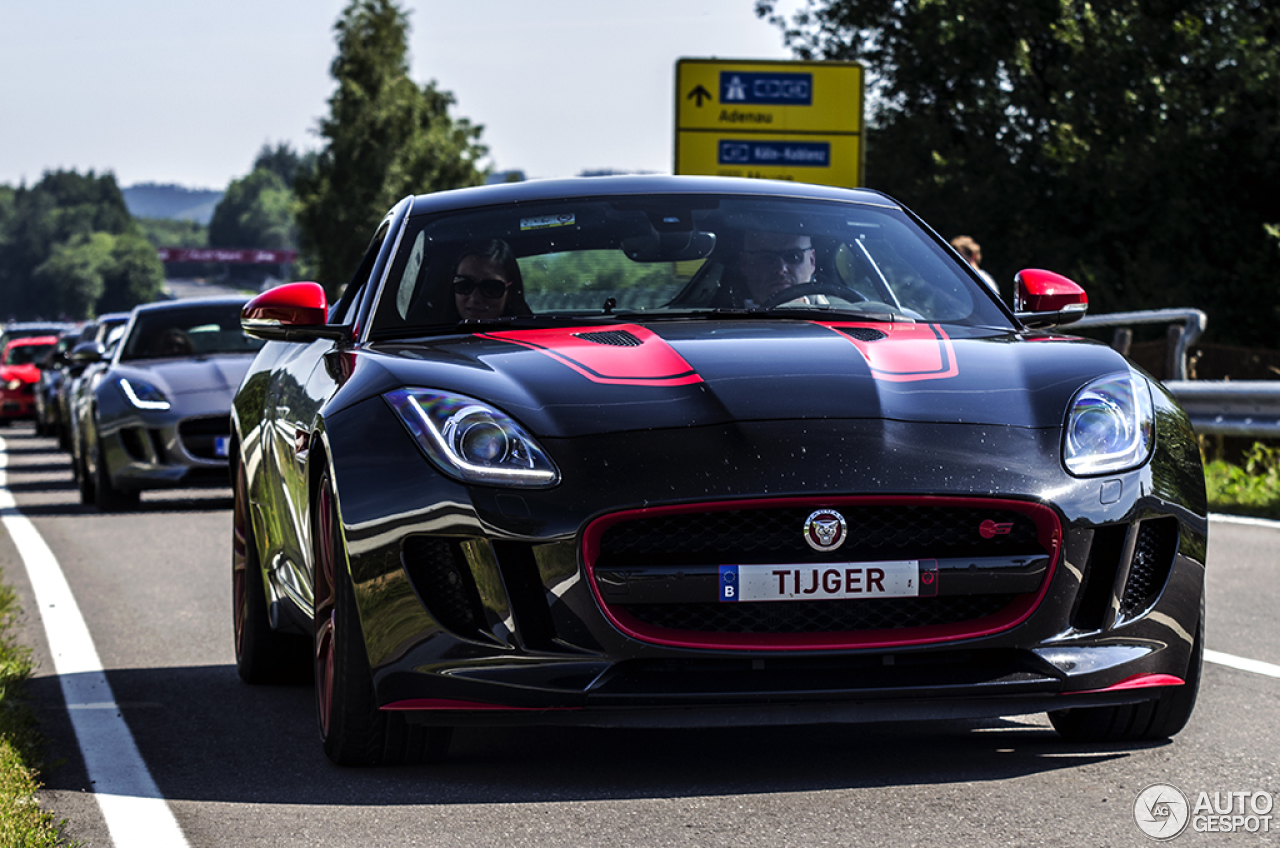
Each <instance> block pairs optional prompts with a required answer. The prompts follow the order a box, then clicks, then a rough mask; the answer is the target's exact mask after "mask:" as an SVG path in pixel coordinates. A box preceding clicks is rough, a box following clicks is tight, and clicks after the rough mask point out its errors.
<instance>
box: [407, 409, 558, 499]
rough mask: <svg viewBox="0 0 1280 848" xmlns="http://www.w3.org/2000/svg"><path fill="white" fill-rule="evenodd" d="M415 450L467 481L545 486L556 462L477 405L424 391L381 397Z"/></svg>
mask: <svg viewBox="0 0 1280 848" xmlns="http://www.w3.org/2000/svg"><path fill="white" fill-rule="evenodd" d="M383 397H385V398H386V399H387V402H388V403H390V404H391V408H392V409H394V410H395V411H396V414H397V415H399V416H400V420H401V421H403V422H404V424H405V426H406V427H408V428H409V432H410V433H412V434H413V437H414V439H416V440H417V442H418V445H419V447H421V448H422V449H423V451H424V452H425V453H426V454H427V456H428V457H429V458H430V459H431V461H432V462H434V463H435V464H436V466H438V467H439V468H440V470H441V471H443V472H444V473H445V474H448V475H449V476H451V477H455V478H457V479H459V480H462V481H464V482H468V483H489V484H491V485H497V486H520V487H529V488H534V487H539V488H540V487H546V486H554V485H555V484H556V483H558V482H560V472H559V470H557V469H556V466H555V463H553V462H552V461H551V458H550V457H548V456H547V455H546V453H545V452H543V450H542V448H541V447H539V446H538V443H537V442H535V441H534V440H533V437H532V436H530V435H529V434H528V433H527V432H525V429H524V428H523V427H521V426H520V425H519V424H517V423H516V422H515V421H513V420H512V419H511V417H510V416H507V415H504V414H503V413H501V412H499V411H498V410H496V409H494V408H493V407H491V406H489V405H488V404H486V403H483V402H482V401H478V400H475V399H473V398H469V397H464V396H462V395H455V394H449V393H447V392H437V391H431V390H428V389H397V390H396V391H394V392H388V393H387V394H385V395H383Z"/></svg>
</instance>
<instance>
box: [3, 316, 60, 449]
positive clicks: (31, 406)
mask: <svg viewBox="0 0 1280 848" xmlns="http://www.w3.org/2000/svg"><path fill="white" fill-rule="evenodd" d="M57 342H58V339H57V337H55V336H36V337H34V338H27V339H11V340H10V341H9V342H8V343H7V344H5V346H4V352H3V354H0V426H3V427H7V426H8V425H9V422H10V421H19V420H30V419H33V418H35V417H36V408H35V393H36V392H35V387H36V382H37V381H38V380H39V379H40V368H39V366H38V365H37V364H36V363H38V362H39V361H40V360H41V359H43V358H44V356H45V354H47V353H48V352H49V351H50V350H52V349H53V346H54V345H55V344H57Z"/></svg>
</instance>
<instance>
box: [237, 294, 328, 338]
mask: <svg viewBox="0 0 1280 848" xmlns="http://www.w3.org/2000/svg"><path fill="white" fill-rule="evenodd" d="M328 317H329V304H328V301H327V299H326V298H325V296H324V289H323V288H322V287H321V286H320V284H319V283H286V284H284V285H283V286H276V287H275V288H273V289H268V290H267V291H264V292H263V293H262V294H260V295H258V296H257V297H255V298H254V299H253V300H251V301H249V302H248V303H246V304H245V305H244V309H243V310H241V312H240V322H241V323H242V324H244V325H245V330H248V329H250V327H249V325H250V324H253V325H254V326H255V327H259V326H262V325H264V324H265V325H267V326H273V327H310V326H312V325H315V324H323V323H325V321H327V320H328Z"/></svg>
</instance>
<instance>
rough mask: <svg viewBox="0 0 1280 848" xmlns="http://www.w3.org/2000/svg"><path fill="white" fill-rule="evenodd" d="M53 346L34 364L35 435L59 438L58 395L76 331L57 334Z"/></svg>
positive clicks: (60, 412) (78, 334) (59, 412)
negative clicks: (35, 376)
mask: <svg viewBox="0 0 1280 848" xmlns="http://www.w3.org/2000/svg"><path fill="white" fill-rule="evenodd" d="M57 338H58V340H57V342H56V343H55V344H54V346H53V348H52V349H50V350H49V352H48V353H46V354H45V355H44V357H42V358H41V360H40V362H39V363H37V364H38V366H39V369H40V378H39V379H38V380H37V381H36V388H35V407H36V435H38V436H54V437H57V438H59V439H60V440H61V439H62V435H61V434H62V430H63V428H64V426H65V425H64V422H63V419H62V406H61V404H60V403H59V395H60V394H61V392H62V384H63V381H64V380H66V377H67V366H68V364H69V363H70V359H69V354H70V353H71V348H72V347H74V346H75V345H76V343H77V342H78V341H79V340H80V330H78V329H76V330H69V331H67V332H65V333H63V334H62V335H60V336H58V337H57Z"/></svg>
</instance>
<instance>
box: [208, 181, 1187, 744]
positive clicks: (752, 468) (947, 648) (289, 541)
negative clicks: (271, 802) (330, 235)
mask: <svg viewBox="0 0 1280 848" xmlns="http://www.w3.org/2000/svg"><path fill="white" fill-rule="evenodd" d="M761 245H764V247H761ZM478 257H479V258H478ZM762 268H767V269H769V272H770V273H771V274H778V275H780V274H782V273H783V271H784V270H785V269H787V268H792V269H795V268H803V269H807V271H806V273H805V274H804V278H803V279H801V278H796V279H794V280H792V281H791V282H790V284H788V285H787V286H785V287H778V286H775V287H774V290H773V291H768V290H767V289H768V287H765V289H758V288H756V287H755V285H756V284H755V282H753V280H756V279H757V278H758V275H759V272H760V270H761V269H762ZM1015 289H1016V302H1015V307H1014V309H1012V310H1011V309H1009V308H1008V307H1006V306H1005V305H1004V304H1002V303H1001V302H999V301H998V299H997V298H996V297H995V296H994V294H993V293H992V292H991V291H990V289H989V288H988V287H987V286H986V285H985V284H984V283H983V282H982V281H981V280H980V279H979V278H978V277H977V276H976V275H975V274H974V272H973V271H972V269H971V268H970V267H969V266H968V265H967V263H965V262H964V261H963V260H962V259H961V258H960V257H959V256H958V255H957V254H956V253H955V252H954V251H953V250H951V248H950V247H949V246H948V245H947V244H946V243H945V242H944V241H943V240H942V239H941V238H939V237H938V236H937V234H936V233H934V232H933V231H932V230H931V229H929V228H928V226H927V225H925V224H924V223H923V222H922V221H920V220H919V219H918V218H917V217H916V216H915V215H913V214H912V213H911V212H910V211H909V210H908V209H906V208H905V207H903V206H902V205H901V204H900V203H898V202H897V201H895V200H893V199H892V198H890V197H888V196H885V195H883V194H880V193H877V192H874V191H866V190H846V189H836V188H829V187H822V186H811V185H801V184H791V183H773V182H769V181H757V180H734V179H718V178H694V177H620V178H592V179H582V180H570V181H537V182H529V183H523V184H517V185H507V186H490V187H483V188H476V189H463V190H458V191H450V192H441V193H436V194H431V195H424V196H418V197H409V198H406V199H405V200H403V201H402V202H400V203H399V204H397V205H396V206H395V207H394V208H393V209H392V210H391V211H390V212H389V213H388V214H387V216H386V218H385V219H384V220H383V221H382V223H381V225H380V226H379V227H378V228H377V230H376V233H375V235H374V237H373V239H372V241H371V243H370V246H369V248H368V251H367V253H366V255H365V257H364V259H363V262H362V264H361V265H360V266H359V268H358V269H357V270H356V272H355V274H354V276H353V277H352V278H351V280H350V281H349V282H348V283H347V285H346V287H345V290H344V293H343V294H342V296H341V298H340V299H339V300H338V301H337V302H336V303H334V304H332V305H330V304H329V303H328V301H327V299H326V297H325V295H324V290H323V289H322V288H321V287H320V286H318V285H316V284H314V283H295V284H289V285H285V286H281V287H279V288H276V289H273V290H270V291H268V292H265V293H263V294H261V295H259V296H258V297H256V298H255V299H254V300H252V301H251V302H250V303H249V304H248V305H247V306H246V308H245V311H244V320H243V323H244V327H245V329H246V331H247V332H249V333H251V334H254V335H257V336H259V337H261V338H264V339H268V340H269V342H268V344H267V345H266V346H265V347H264V348H263V349H262V351H261V352H260V353H259V354H258V357H257V359H256V360H255V362H254V365H253V367H252V368H251V369H250V371H249V373H248V374H247V376H246V379H245V381H244V383H243V385H242V386H241V388H240V391H239V392H238V394H237V396H236V400H235V403H234V406H233V409H232V439H233V445H232V449H231V463H232V467H231V473H232V475H233V480H234V529H233V555H232V587H233V605H234V625H235V628H234V634H235V647H236V661H237V667H238V671H239V674H240V676H241V677H242V678H243V679H244V680H246V681H248V682H252V683H261V682H272V681H276V680H280V679H291V678H292V666H293V664H295V663H298V662H305V661H306V660H305V659H303V660H299V657H304V658H305V657H307V656H310V657H311V660H310V661H311V662H312V663H313V665H314V672H315V674H314V677H315V690H316V708H317V709H316V711H317V714H318V719H319V728H320V738H321V743H322V745H323V748H324V751H325V753H326V754H327V756H328V757H329V758H330V759H331V760H333V761H334V762H337V763H340V764H368V763H384V762H409V761H420V760H426V759H433V758H437V757H439V756H442V755H443V753H444V752H445V751H446V750H447V747H448V744H449V736H450V730H451V728H453V727H457V726H464V725H486V724H521V723H546V724H568V725H589V726H611V727H622V726H649V727H675V726H709V725H771V724H795V723H846V722H848V723H853V722H865V721H877V720H903V719H930V718H939V717H993V716H1004V715H1015V714H1026V713H1031V712H1045V713H1048V716H1049V718H1050V720H1051V722H1052V724H1053V726H1054V727H1055V728H1056V729H1057V731H1058V732H1059V733H1060V734H1061V735H1062V736H1064V737H1065V738H1067V739H1071V740H1082V739H1112V740H1140V739H1154V738H1164V737H1167V736H1170V735H1172V734H1176V733H1177V732H1178V731H1179V730H1180V729H1181V728H1182V727H1183V726H1184V725H1185V723H1186V722H1187V720H1188V719H1189V717H1190V716H1191V713H1192V710H1193V708H1194V705H1195V701H1196V693H1197V690H1198V686H1199V678H1200V666H1201V661H1202V655H1203V649H1204V569H1205V559H1206V543H1207V520H1206V503H1205V493H1204V480H1203V471H1202V467H1201V460H1200V456H1199V452H1198V449H1197V446H1196V442H1195V438H1194V434H1193V432H1192V429H1191V425H1190V423H1189V421H1188V418H1187V416H1186V415H1185V413H1184V412H1183V411H1182V410H1181V409H1180V408H1179V406H1178V404H1177V403H1176V401H1175V400H1174V399H1173V398H1172V396H1171V395H1170V394H1169V393H1168V392H1167V391H1166V390H1165V389H1164V388H1163V387H1162V386H1161V385H1160V384H1159V383H1158V382H1156V381H1155V380H1153V379H1152V378H1150V377H1149V376H1148V375H1147V374H1145V373H1143V372H1142V371H1141V370H1140V369H1139V368H1137V367H1136V366H1134V365H1133V364H1132V363H1130V362H1129V361H1128V360H1126V359H1125V358H1124V357H1123V356H1121V355H1120V354H1119V353H1117V352H1116V351H1114V350H1112V349H1111V348H1109V347H1107V346H1105V345H1102V344H1099V343H1095V342H1091V341H1088V340H1085V339H1080V338H1073V337H1070V336H1067V335H1063V334H1060V333H1058V332H1056V331H1055V328H1057V327H1058V326H1060V325H1064V324H1068V323H1070V322H1071V321H1072V320H1075V319H1077V318H1079V317H1080V316H1082V315H1083V314H1084V312H1085V309H1086V308H1087V296H1086V295H1085V293H1084V292H1083V291H1082V290H1081V289H1080V288H1079V287H1078V286H1077V285H1075V284H1074V283H1072V282H1071V281H1070V280H1067V279H1066V278H1063V277H1061V276H1059V275H1057V274H1054V273H1051V272H1048V271H1044V270H1039V269H1027V270H1024V271H1022V272H1020V273H1019V275H1018V276H1017V278H1016V280H1015ZM477 297H479V298H489V299H491V300H493V301H494V303H493V304H490V306H491V308H490V309H489V310H488V312H487V314H483V315H481V316H480V317H474V313H472V316H471V317H468V312H469V311H470V307H469V306H468V300H469V299H474V298H477ZM499 303H500V304H501V305H502V308H501V309H499V308H497V307H498V304H499ZM482 305H483V304H482ZM300 645H301V646H302V647H300Z"/></svg>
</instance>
